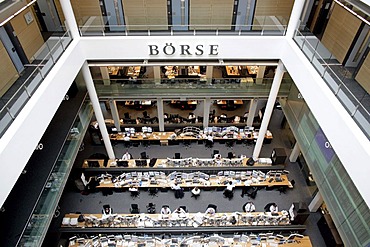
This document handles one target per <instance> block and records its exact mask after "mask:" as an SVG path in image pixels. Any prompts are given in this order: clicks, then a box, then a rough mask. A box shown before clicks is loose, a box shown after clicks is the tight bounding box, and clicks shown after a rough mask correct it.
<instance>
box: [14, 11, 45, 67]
mask: <svg viewBox="0 0 370 247" xmlns="http://www.w3.org/2000/svg"><path fill="white" fill-rule="evenodd" d="M28 12H29V13H30V14H31V15H32V17H33V21H32V22H30V23H29V24H27V22H26V19H25V17H24V15H25V14H27V13H28ZM35 19H36V17H35V16H34V15H33V13H32V11H31V10H30V8H27V9H25V10H24V11H22V13H20V14H19V15H17V16H16V17H14V18H13V19H12V20H11V21H10V23H11V25H12V27H13V29H14V32H15V34H16V35H17V37H18V40H19V42H20V43H21V45H22V48H23V50H24V52H25V53H26V56H27V58H28V60H30V62H32V56H33V55H34V54H35V53H36V52H37V51H38V49H40V47H41V46H42V45H43V44H44V40H43V38H42V36H41V33H40V30H39V27H38V25H37V22H36V21H35Z"/></svg>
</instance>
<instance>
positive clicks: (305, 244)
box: [69, 236, 312, 247]
mask: <svg viewBox="0 0 370 247" xmlns="http://www.w3.org/2000/svg"><path fill="white" fill-rule="evenodd" d="M223 239H224V240H225V242H224V244H222V245H220V244H219V243H216V242H211V241H210V242H209V243H208V244H207V245H204V244H203V243H202V242H199V241H198V242H196V241H187V244H188V245H187V246H193V247H201V246H209V247H220V246H235V247H253V245H252V243H250V242H241V241H235V240H234V239H233V238H223ZM153 242H154V243H153V244H150V245H149V244H148V243H146V241H144V242H140V240H139V241H138V242H132V241H127V240H123V241H116V245H115V246H116V247H123V246H130V247H137V246H139V244H141V243H144V244H146V246H148V247H166V246H172V245H173V246H176V247H177V246H180V245H179V244H178V243H174V244H167V243H162V242H159V241H155V240H154V241H153ZM86 243H90V244H91V245H92V244H93V242H92V240H91V239H85V242H84V243H83V244H86ZM79 246H80V244H79V243H75V244H72V243H71V242H70V243H69V247H79ZM92 246H93V245H92ZM273 246H275V247H312V244H311V240H310V238H309V237H308V236H304V237H303V238H301V239H299V240H298V241H294V242H292V243H283V244H278V243H277V242H276V243H274V242H267V243H266V247H273Z"/></svg>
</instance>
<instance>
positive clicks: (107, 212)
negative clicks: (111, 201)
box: [102, 205, 113, 216]
mask: <svg viewBox="0 0 370 247" xmlns="http://www.w3.org/2000/svg"><path fill="white" fill-rule="evenodd" d="M102 213H103V216H110V215H111V214H112V213H113V209H112V208H111V207H110V206H108V205H104V206H103V210H102Z"/></svg>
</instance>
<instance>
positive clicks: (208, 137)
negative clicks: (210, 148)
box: [207, 135, 213, 143]
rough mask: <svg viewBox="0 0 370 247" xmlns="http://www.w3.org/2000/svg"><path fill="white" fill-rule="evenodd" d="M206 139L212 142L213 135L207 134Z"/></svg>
mask: <svg viewBox="0 0 370 247" xmlns="http://www.w3.org/2000/svg"><path fill="white" fill-rule="evenodd" d="M207 141H209V142H212V143H213V135H207Z"/></svg>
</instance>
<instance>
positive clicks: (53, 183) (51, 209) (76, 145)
mask: <svg viewBox="0 0 370 247" xmlns="http://www.w3.org/2000/svg"><path fill="white" fill-rule="evenodd" d="M92 115H93V110H92V106H91V104H90V102H89V101H86V100H85V102H84V103H83V105H82V107H81V108H80V111H79V113H78V114H77V118H76V120H75V122H74V123H73V126H72V128H71V130H70V133H69V135H68V136H67V139H66V140H65V143H64V146H63V148H62V151H61V152H60V155H59V157H58V158H57V160H56V162H55V164H54V167H53V169H52V170H51V173H50V175H49V178H48V179H47V181H46V183H45V185H44V189H43V191H42V192H41V194H40V196H39V198H38V201H37V203H36V205H35V207H34V209H33V213H32V215H31V217H30V218H29V219H28V223H27V224H26V226H25V229H24V231H23V233H22V238H21V239H20V246H41V245H42V242H43V240H44V237H45V235H46V233H47V230H48V228H49V225H50V222H51V220H52V219H53V217H54V216H55V217H57V216H58V214H59V210H58V206H57V204H58V202H59V199H60V197H61V195H62V192H63V190H64V186H65V184H66V182H67V179H68V177H69V173H70V171H71V169H72V166H73V163H74V160H75V158H76V156H77V152H78V151H79V149H80V148H81V147H83V138H84V136H85V133H86V131H87V129H88V127H89V123H90V121H91V117H92ZM17 246H18V244H17Z"/></svg>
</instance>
